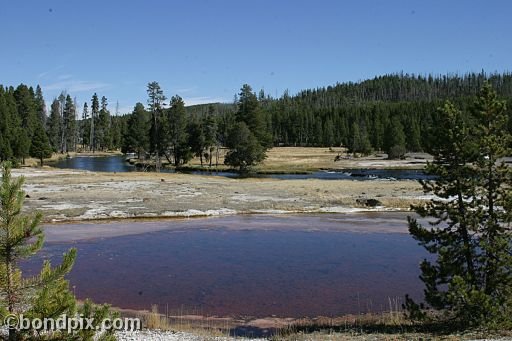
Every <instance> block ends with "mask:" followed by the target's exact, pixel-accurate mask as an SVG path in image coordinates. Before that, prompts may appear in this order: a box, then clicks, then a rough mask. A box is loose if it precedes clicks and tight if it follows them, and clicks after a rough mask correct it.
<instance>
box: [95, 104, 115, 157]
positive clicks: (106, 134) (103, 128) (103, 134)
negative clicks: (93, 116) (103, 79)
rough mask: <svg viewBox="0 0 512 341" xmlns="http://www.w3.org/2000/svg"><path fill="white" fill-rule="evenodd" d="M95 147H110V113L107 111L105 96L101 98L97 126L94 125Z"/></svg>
mask: <svg viewBox="0 0 512 341" xmlns="http://www.w3.org/2000/svg"><path fill="white" fill-rule="evenodd" d="M95 130H96V140H97V144H98V145H97V147H98V148H99V149H102V150H104V149H109V148H110V147H111V145H112V139H111V135H110V112H109V111H108V101H107V98H106V97H105V96H102V97H101V109H100V111H99V113H98V120H97V124H96V125H95Z"/></svg>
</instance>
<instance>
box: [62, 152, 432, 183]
mask: <svg viewBox="0 0 512 341" xmlns="http://www.w3.org/2000/svg"><path fill="white" fill-rule="evenodd" d="M125 159H126V156H123V155H117V156H106V157H86V156H83V157H75V158H71V159H63V160H60V161H58V162H55V163H53V164H52V165H53V166H54V167H57V168H71V169H83V170H89V171H94V172H134V171H137V168H136V167H135V166H134V165H130V164H129V163H128V162H126V161H125ZM162 172H168V173H174V170H173V169H165V168H164V169H162ZM191 173H192V174H200V175H213V176H227V177H233V178H235V177H238V176H239V174H237V173H231V172H204V171H201V172H199V171H197V172H191ZM256 176H257V177H263V178H275V179H287V180H294V179H322V180H342V179H348V180H376V179H381V180H382V179H386V180H406V179H407V180H418V179H431V178H432V177H431V176H428V175H426V174H425V173H424V172H423V171H422V170H417V169H405V170H404V169H345V170H342V171H341V170H340V171H319V172H313V173H311V174H268V175H256Z"/></svg>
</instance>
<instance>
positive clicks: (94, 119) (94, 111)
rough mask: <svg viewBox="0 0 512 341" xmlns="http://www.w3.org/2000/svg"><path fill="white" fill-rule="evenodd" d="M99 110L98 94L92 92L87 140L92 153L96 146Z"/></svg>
mask: <svg viewBox="0 0 512 341" xmlns="http://www.w3.org/2000/svg"><path fill="white" fill-rule="evenodd" d="M99 111H100V101H99V99H98V95H97V94H96V93H94V95H92V98H91V136H90V138H89V141H90V142H91V145H92V152H93V153H94V152H95V151H96V149H97V148H98V138H97V136H96V127H97V126H98V125H99V119H98V116H99Z"/></svg>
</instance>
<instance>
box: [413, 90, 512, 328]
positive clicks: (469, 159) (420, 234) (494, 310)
mask: <svg viewBox="0 0 512 341" xmlns="http://www.w3.org/2000/svg"><path fill="white" fill-rule="evenodd" d="M441 112H442V114H441V115H440V117H441V120H442V122H441V124H440V125H439V127H438V129H437V131H436V132H435V134H436V140H437V145H436V146H435V147H434V148H432V149H431V153H432V154H433V155H434V161H433V163H430V164H429V165H428V167H427V172H428V173H429V174H433V175H436V176H437V177H438V179H437V180H436V181H434V182H423V183H422V184H423V189H424V191H425V192H426V193H430V194H433V195H435V197H436V199H434V200H432V201H431V202H429V203H427V204H425V205H422V206H416V207H414V209H415V211H416V212H417V213H418V214H419V215H420V216H421V217H424V218H427V217H430V218H433V220H431V221H430V224H431V226H430V227H424V226H422V225H421V224H420V223H419V222H418V221H417V220H416V219H414V218H411V217H409V231H410V233H411V234H412V236H413V237H414V238H415V239H416V240H418V242H419V243H420V245H422V246H423V247H425V249H426V250H427V251H428V252H430V253H432V254H434V255H435V256H436V257H435V260H427V259H425V260H424V261H423V262H422V264H421V273H422V274H421V279H422V280H423V282H424V283H425V301H426V302H427V303H428V304H429V306H430V307H431V308H433V309H435V310H438V311H441V312H442V313H443V314H442V315H441V317H442V318H443V319H444V320H445V321H456V322H457V323H458V324H459V325H460V326H463V327H476V326H485V327H488V328H497V327H510V326H511V320H510V316H511V314H512V305H511V303H512V234H511V232H510V223H511V221H512V210H511V208H512V200H511V197H512V193H511V191H510V186H511V185H512V170H511V169H510V167H507V166H506V165H505V164H504V162H503V161H502V158H503V157H504V156H508V155H510V152H511V150H510V141H511V135H510V133H509V132H508V131H507V129H506V124H507V123H508V118H507V115H506V107H505V103H504V102H503V101H500V100H498V99H497V96H496V93H495V92H494V91H493V90H492V88H491V87H490V85H488V84H486V85H484V87H483V88H482V90H481V92H480V93H479V95H478V97H477V100H476V102H475V104H474V105H473V107H472V108H471V110H470V112H469V114H468V115H465V114H464V113H463V112H462V111H461V110H459V109H457V108H456V107H455V106H454V105H453V104H451V103H450V102H447V103H446V104H445V105H444V107H443V108H442V109H441ZM408 308H409V309H410V310H411V311H413V312H414V311H415V310H418V309H417V308H418V306H417V305H414V304H412V303H411V302H410V301H409V302H408Z"/></svg>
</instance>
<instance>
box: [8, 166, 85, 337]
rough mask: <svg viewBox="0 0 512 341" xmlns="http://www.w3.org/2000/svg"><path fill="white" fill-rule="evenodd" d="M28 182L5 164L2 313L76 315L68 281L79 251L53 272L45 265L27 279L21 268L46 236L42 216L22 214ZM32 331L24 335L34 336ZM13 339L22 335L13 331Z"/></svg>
mask: <svg viewBox="0 0 512 341" xmlns="http://www.w3.org/2000/svg"><path fill="white" fill-rule="evenodd" d="M23 182H24V179H23V177H20V178H18V179H12V178H11V171H10V164H8V163H4V164H3V170H2V183H1V187H0V201H1V202H0V264H1V266H0V297H2V300H0V313H1V314H2V315H3V316H5V315H6V314H8V313H11V314H12V313H14V314H18V315H19V314H22V313H23V314H26V315H27V316H40V315H41V314H43V315H44V316H48V315H47V314H53V313H55V314H59V315H60V314H62V313H72V312H73V307H74V298H73V297H72V295H71V294H69V293H68V289H67V281H66V280H65V279H64V275H66V274H67V273H68V272H69V271H70V270H71V267H72V266H73V263H74V260H75V256H76V250H74V249H71V250H70V251H69V252H68V253H67V254H65V255H64V258H63V261H62V263H61V265H59V266H57V267H55V268H52V267H51V265H50V263H49V261H45V263H44V265H43V268H42V270H41V273H40V274H39V275H38V276H35V277H32V278H23V277H22V273H21V270H20V269H19V267H18V262H19V261H20V260H23V259H26V258H29V257H30V256H33V255H34V254H35V253H37V252H38V251H39V250H40V249H41V248H42V246H43V240H44V235H43V231H42V230H41V228H40V227H39V222H40V220H41V215H40V214H36V215H33V216H27V215H24V214H22V213H21V208H22V206H23V200H24V197H25V194H24V192H23V190H22V186H23ZM30 332H32V331H30V330H29V331H23V333H30ZM9 334H10V336H11V337H12V336H14V335H18V334H20V332H18V331H16V330H15V329H13V328H12V329H9Z"/></svg>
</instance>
